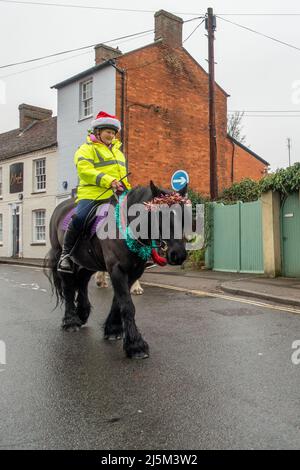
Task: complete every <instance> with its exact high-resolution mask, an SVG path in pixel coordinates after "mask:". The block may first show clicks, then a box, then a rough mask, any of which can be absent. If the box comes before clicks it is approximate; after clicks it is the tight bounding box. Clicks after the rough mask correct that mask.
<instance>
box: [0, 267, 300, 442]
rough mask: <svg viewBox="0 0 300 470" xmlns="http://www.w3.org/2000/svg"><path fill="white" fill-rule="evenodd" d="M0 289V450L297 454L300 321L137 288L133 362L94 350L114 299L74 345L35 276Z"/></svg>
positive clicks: (20, 270) (27, 272)
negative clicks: (1, 348)
mask: <svg viewBox="0 0 300 470" xmlns="http://www.w3.org/2000/svg"><path fill="white" fill-rule="evenodd" d="M0 289H1V291H0V292H1V294H0V296H1V297H0V340H2V341H4V342H5V345H6V364H2V365H1V356H0V370H1V372H0V449H107V450H113V449H162V450H163V449H298V448H300V365H294V364H293V363H292V361H291V355H292V353H293V350H292V343H293V341H295V340H297V339H300V315H296V314H291V313H288V312H284V311H277V310H272V309H269V308H260V307H257V306H254V305H251V304H242V303H239V302H234V301H228V300H224V299H220V298H212V297H202V298H199V297H194V296H192V295H190V294H185V293H180V292H174V291H168V290H165V289H158V288H151V287H146V289H145V294H144V295H143V296H140V297H135V304H136V307H137V323H138V326H139V327H140V329H141V331H142V332H143V334H144V337H145V339H146V340H147V341H148V343H149V345H150V358H149V359H146V360H144V361H132V360H129V359H127V358H126V357H125V356H124V353H123V350H122V344H121V343H120V342H117V343H110V342H106V341H104V340H103V339H102V330H101V324H102V323H103V321H104V319H105V317H106V314H107V312H108V309H109V306H110V302H111V297H112V291H111V289H107V290H103V289H102V290H99V289H97V288H95V287H94V286H93V285H92V284H91V287H90V293H91V300H92V303H93V305H94V310H93V313H92V316H91V318H90V320H89V323H88V325H87V326H86V327H84V328H82V329H81V331H79V332H78V333H67V332H63V331H62V330H61V329H60V321H61V317H62V312H61V311H59V310H56V311H54V312H51V309H52V307H53V305H54V303H53V301H52V300H51V298H50V292H49V285H48V281H47V279H46V278H45V277H44V276H43V274H42V272H41V270H40V269H38V268H26V267H16V266H8V265H1V264H0ZM2 344H3V343H2ZM2 362H3V360H2Z"/></svg>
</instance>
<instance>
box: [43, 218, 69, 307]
mask: <svg viewBox="0 0 300 470" xmlns="http://www.w3.org/2000/svg"><path fill="white" fill-rule="evenodd" d="M50 240H51V249H50V251H49V252H48V253H47V254H46V256H45V258H44V263H43V271H44V274H45V276H46V277H47V278H48V280H49V282H50V285H51V290H52V295H54V294H55V297H56V305H55V307H54V309H53V310H55V309H56V308H57V307H58V305H59V304H62V302H63V300H64V298H63V289H62V281H61V277H60V276H59V274H58V272H57V264H58V260H59V258H60V255H61V246H60V243H59V240H58V236H57V230H56V227H55V226H54V221H53V216H52V218H51V221H50Z"/></svg>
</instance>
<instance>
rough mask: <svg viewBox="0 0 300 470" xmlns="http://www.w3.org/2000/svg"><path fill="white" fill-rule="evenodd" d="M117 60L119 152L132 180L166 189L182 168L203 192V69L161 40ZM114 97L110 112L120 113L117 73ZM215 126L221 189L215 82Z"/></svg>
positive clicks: (220, 104) (222, 134) (219, 97)
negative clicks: (121, 147) (123, 85)
mask: <svg viewBox="0 0 300 470" xmlns="http://www.w3.org/2000/svg"><path fill="white" fill-rule="evenodd" d="M117 63H118V66H119V67H121V68H123V69H126V112H125V122H124V126H125V153H126V156H127V158H128V162H129V171H131V173H132V174H131V177H130V179H131V182H132V184H133V185H136V184H148V183H149V180H150V178H152V179H153V180H154V182H156V183H157V184H160V185H162V186H164V187H170V179H171V176H172V174H173V172H174V171H175V170H177V169H183V170H186V171H187V172H188V173H189V175H190V186H191V187H192V188H193V189H194V190H196V191H198V192H200V193H202V194H209V190H210V189H209V188H210V185H209V131H208V76H207V74H206V73H205V71H204V70H203V69H202V68H201V67H200V66H199V65H198V64H197V63H196V62H195V61H194V59H193V58H192V57H191V56H190V55H189V54H188V53H187V52H185V51H184V50H182V49H171V48H169V47H168V46H166V45H164V44H162V43H158V44H155V45H150V46H148V47H145V48H142V49H140V50H137V51H134V52H131V53H129V54H127V55H126V54H125V55H124V56H121V57H119V58H118V59H117ZM116 97H117V106H116V108H117V109H116V112H117V115H118V116H121V75H120V74H117V84H116ZM216 127H217V143H218V162H217V165H218V181H219V190H220V191H221V190H222V189H223V188H224V187H226V186H229V185H230V184H231V180H230V168H229V161H228V142H227V138H226V136H227V129H226V127H227V97H226V94H225V92H223V91H222V90H221V88H219V87H218V86H216ZM241 158H244V157H241ZM244 159H245V161H246V162H247V158H244ZM250 160H251V161H252V160H253V158H252V157H250ZM253 164H254V165H255V162H254V163H253ZM238 168H239V170H238V171H239V174H240V173H242V167H241V166H238Z"/></svg>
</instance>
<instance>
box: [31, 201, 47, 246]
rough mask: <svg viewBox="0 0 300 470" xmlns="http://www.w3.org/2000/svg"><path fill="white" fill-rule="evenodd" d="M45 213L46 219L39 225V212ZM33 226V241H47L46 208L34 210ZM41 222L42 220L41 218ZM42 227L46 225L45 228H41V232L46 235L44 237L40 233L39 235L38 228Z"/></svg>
mask: <svg viewBox="0 0 300 470" xmlns="http://www.w3.org/2000/svg"><path fill="white" fill-rule="evenodd" d="M42 212H43V213H44V220H43V222H44V223H43V224H41V223H39V224H38V225H37V221H38V214H39V213H42ZM32 221H33V223H32V228H33V234H32V240H33V243H46V209H35V210H33V211H32ZM39 222H40V220H39ZM41 227H44V230H43V231H42V230H41V233H43V234H44V237H43V238H39V235H38V232H39V230H37V229H38V228H41Z"/></svg>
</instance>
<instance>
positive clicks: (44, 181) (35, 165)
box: [33, 158, 47, 193]
mask: <svg viewBox="0 0 300 470" xmlns="http://www.w3.org/2000/svg"><path fill="white" fill-rule="evenodd" d="M39 162H44V165H43V168H44V173H40V174H37V169H38V165H39ZM39 178H40V180H39ZM39 185H40V186H42V187H40V188H39V187H38V186H39ZM46 187H47V176H46V158H38V159H36V160H33V192H35V193H43V192H45V191H46Z"/></svg>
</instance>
